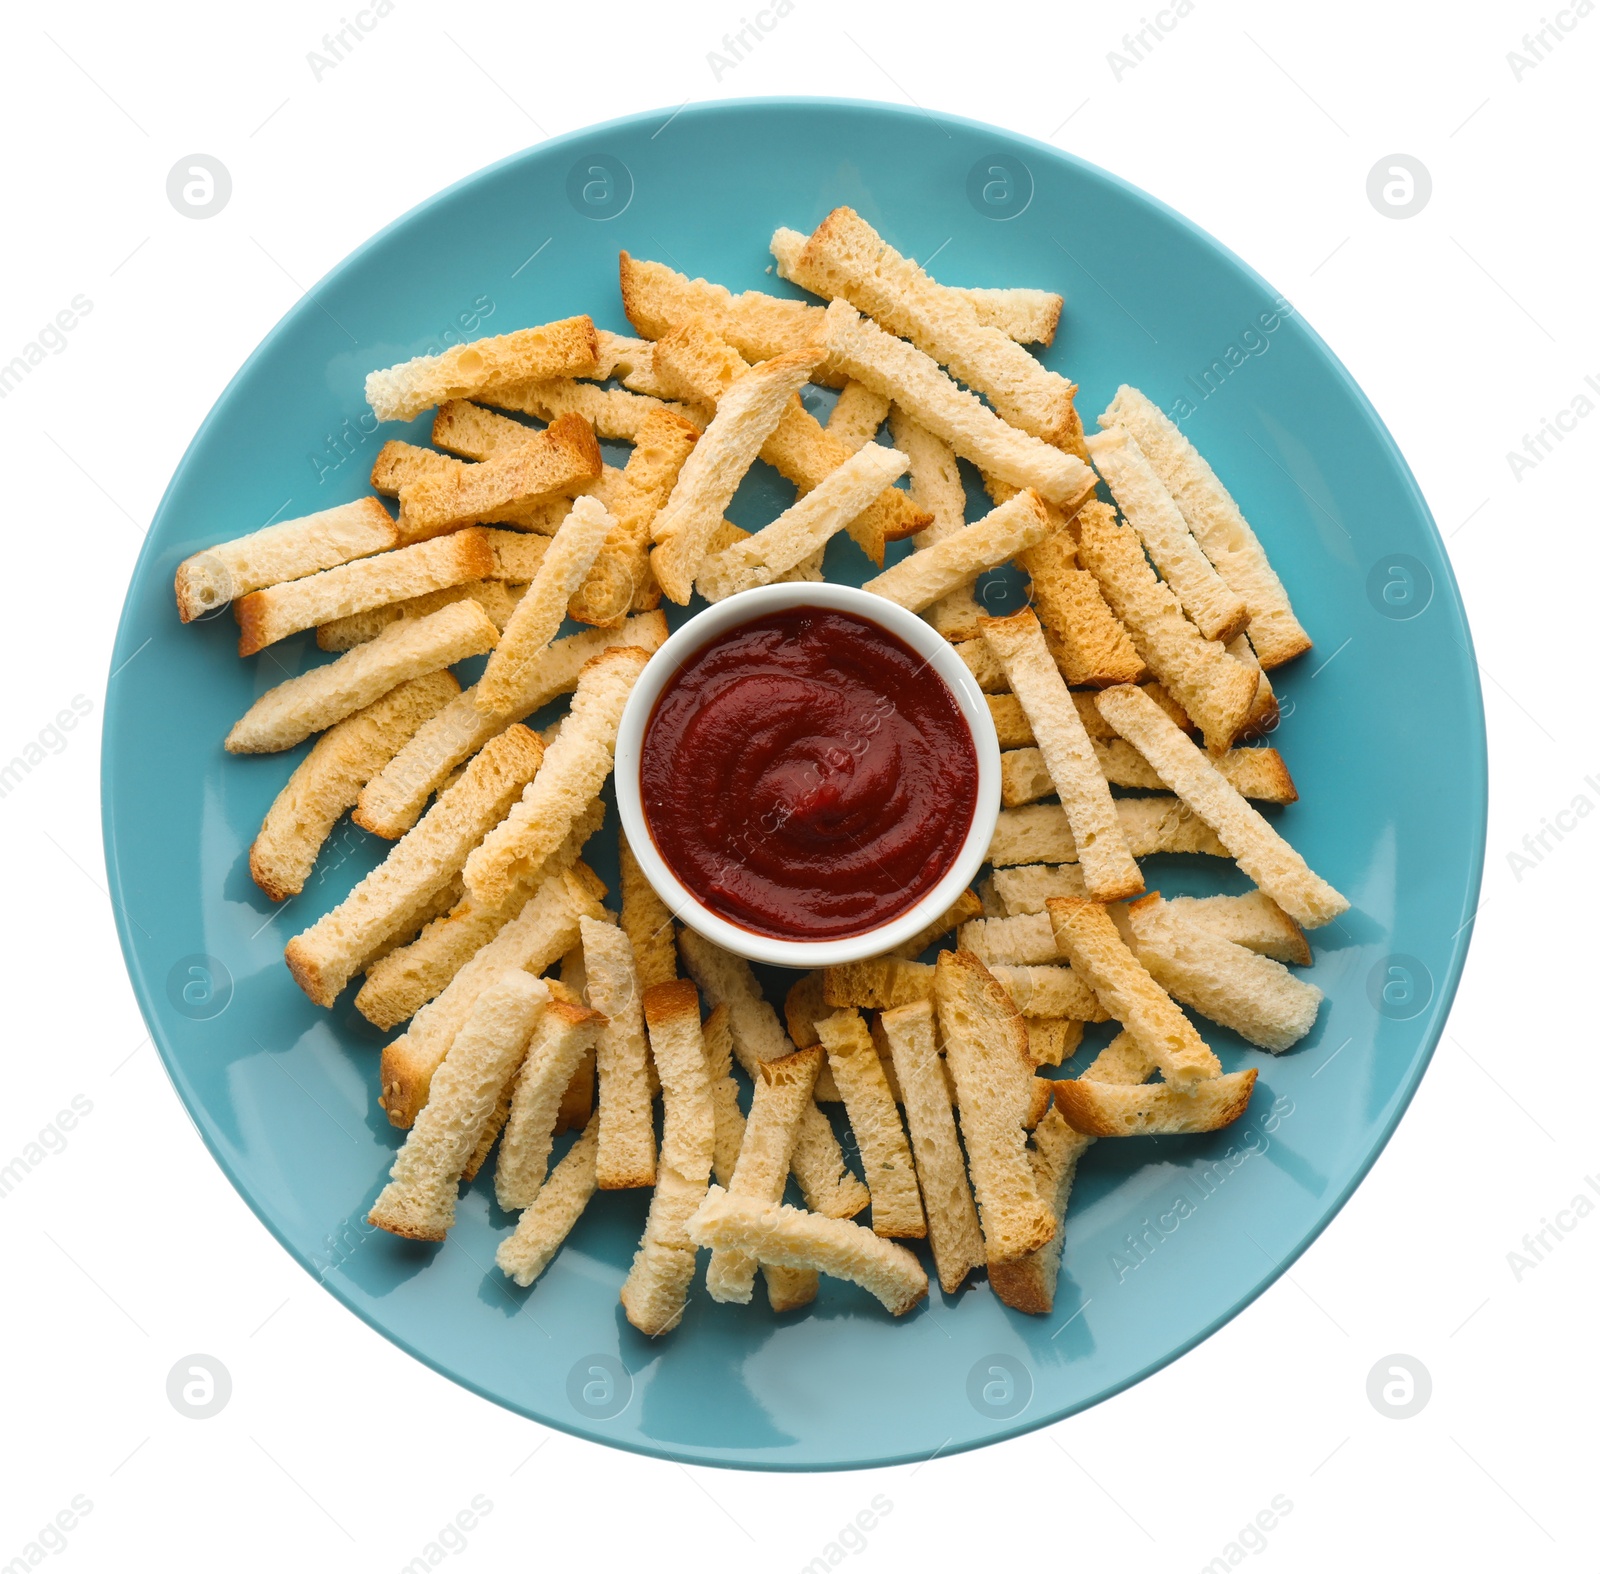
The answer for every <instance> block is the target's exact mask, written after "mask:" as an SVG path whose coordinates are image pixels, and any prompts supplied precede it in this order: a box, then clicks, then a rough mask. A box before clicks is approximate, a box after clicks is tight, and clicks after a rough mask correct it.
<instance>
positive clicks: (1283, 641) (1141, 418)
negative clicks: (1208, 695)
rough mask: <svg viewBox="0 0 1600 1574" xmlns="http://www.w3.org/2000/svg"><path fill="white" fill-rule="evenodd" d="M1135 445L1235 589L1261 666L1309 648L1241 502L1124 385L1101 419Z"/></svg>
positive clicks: (1174, 430)
mask: <svg viewBox="0 0 1600 1574" xmlns="http://www.w3.org/2000/svg"><path fill="white" fill-rule="evenodd" d="M1100 424H1101V425H1102V426H1105V427H1112V426H1118V427H1122V428H1124V429H1125V430H1126V431H1128V432H1129V433H1130V434H1131V435H1132V437H1133V439H1134V441H1135V442H1137V443H1138V445H1139V447H1140V449H1141V450H1142V451H1143V453H1144V456H1145V458H1146V459H1147V460H1149V462H1150V466H1151V468H1152V469H1153V470H1154V471H1155V473H1156V474H1157V475H1158V476H1159V477H1160V478H1161V481H1162V483H1163V484H1164V485H1165V486H1166V488H1167V490H1168V491H1169V492H1170V493H1171V494H1172V496H1173V498H1174V499H1175V500H1176V501H1177V504H1178V507H1179V508H1180V509H1181V510H1182V511H1183V517H1184V519H1185V520H1187V521H1188V525H1189V529H1190V530H1192V531H1193V532H1194V536H1195V539H1196V540H1197V541H1198V542H1199V543H1200V545H1201V547H1202V548H1203V549H1204V551H1205V554H1206V556H1207V557H1209V558H1210V559H1211V561H1212V562H1213V563H1215V564H1216V566H1217V572H1218V573H1219V574H1221V575H1222V577H1223V579H1225V580H1226V581H1227V583H1228V585H1229V586H1230V587H1231V588H1232V589H1233V590H1234V591H1236V592H1237V593H1238V595H1239V596H1240V598H1241V599H1242V600H1243V601H1244V604H1245V606H1246V607H1247V608H1248V610H1249V613H1250V643H1251V644H1252V645H1253V646H1254V647H1255V650H1256V654H1257V655H1258V656H1259V657H1260V658H1261V665H1262V666H1264V667H1267V668H1269V669H1270V668H1272V667H1278V666H1282V665H1283V663H1284V662H1286V661H1291V660H1293V659H1294V657H1296V656H1298V655H1300V654H1301V653H1302V652H1303V651H1307V650H1309V649H1310V648H1311V636H1310V635H1309V634H1307V633H1306V631H1305V630H1304V629H1303V628H1302V627H1301V626H1300V621H1299V619H1298V618H1296V617H1295V615H1294V609H1293V608H1292V607H1291V606H1290V605H1289V595H1288V592H1287V591H1285V590H1284V588H1283V581H1282V580H1280V579H1279V578H1278V576H1277V575H1276V574H1275V573H1274V572H1273V569H1272V565H1271V563H1269V562H1268V561H1267V554H1266V552H1265V550H1264V549H1263V548H1262V545H1261V542H1260V541H1259V540H1258V539H1257V537H1256V533H1255V532H1254V531H1253V530H1252V529H1251V528H1250V526H1249V524H1248V523H1247V521H1246V520H1245V517H1244V515H1243V514H1242V513H1241V512H1240V511H1239V505H1238V504H1237V503H1236V502H1234V500H1233V498H1232V496H1231V495H1230V494H1229V492H1228V489H1227V488H1226V487H1225V486H1224V485H1223V484H1222V482H1221V481H1219V480H1218V479H1217V476H1216V472H1215V471H1213V470H1212V468H1211V466H1210V465H1208V464H1207V463H1206V461H1205V460H1204V459H1203V458H1202V457H1201V456H1200V454H1199V453H1197V452H1196V451H1195V448H1194V445H1193V444H1192V443H1191V442H1190V441H1189V439H1188V438H1187V437H1185V436H1184V435H1183V433H1182V432H1180V431H1179V430H1178V428H1177V427H1176V426H1175V425H1174V424H1173V422H1172V421H1171V420H1170V419H1169V418H1168V417H1167V416H1165V415H1164V414H1162V412H1161V411H1160V410H1159V409H1158V408H1157V407H1156V406H1155V404H1153V403H1152V402H1151V401H1150V400H1149V399H1147V398H1146V397H1145V396H1144V395H1143V394H1142V393H1140V392H1139V390H1138V389H1137V388H1130V387H1128V386H1127V385H1126V384H1124V385H1123V386H1122V387H1121V388H1119V389H1118V390H1117V396H1116V398H1115V399H1113V400H1112V401H1111V403H1110V405H1109V406H1108V407H1107V409H1106V413H1105V414H1104V415H1102V416H1101V417H1100Z"/></svg>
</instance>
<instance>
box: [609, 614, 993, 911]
mask: <svg viewBox="0 0 1600 1574" xmlns="http://www.w3.org/2000/svg"><path fill="white" fill-rule="evenodd" d="M977 781H978V764H977V751H976V749H975V748H974V746H973V742H972V733H971V731H970V729H969V728H968V726H967V723H966V721H965V719H964V718H963V717H962V715H961V712H960V709H959V708H958V707H957V705H956V701H955V697H954V696H953V695H952V694H951V692H950V690H949V689H948V688H947V687H946V686H945V684H944V681H943V680H942V679H941V678H940V677H939V675H938V674H937V673H936V672H934V671H933V669H932V668H931V667H929V665H928V664H927V662H926V661H925V660H924V659H923V658H922V657H920V656H919V655H917V653H916V652H915V651H913V650H912V649H911V648H910V646H908V645H906V644H905V643H904V642H903V641H902V640H899V639H897V638H896V637H895V636H894V635H893V634H890V633H889V632H888V631H887V630H886V629H883V628H881V627H879V626H878V625H877V624H875V623H871V622H869V621H867V620H866V619H864V618H858V617H852V616H851V615H849V614H848V613H842V612H833V611H824V610H821V609H807V608H795V609H792V610H789V611H785V612H775V613H771V614H769V615H767V616H765V617H762V618H757V619H754V620H752V621H751V622H749V623H745V624H743V625H741V626H740V627H738V628H736V629H733V630H731V631H730V632H728V633H727V634H724V635H722V636H720V637H719V638H717V639H715V640H713V641H711V642H710V643H709V644H707V645H705V646H703V647H702V648H701V649H700V650H698V651H697V652H696V653H695V654H694V655H692V656H691V657H690V658H689V659H688V660H687V661H686V662H685V663H684V664H683V665H682V666H681V667H680V668H679V669H678V671H677V672H676V673H675V674H674V675H673V677H672V678H671V680H670V681H669V682H668V684H667V686H666V688H665V689H664V690H663V692H662V694H661V697H660V698H659V699H658V700H657V702H656V707H655V710H654V712H653V714H652V715H651V717H650V721H649V724H648V726H647V727H646V729H645V736H644V747H643V754H642V760H641V763H640V788H641V796H642V799H643V803H644V813H645V820H646V822H647V823H648V825H649V827H650V834H651V837H652V839H653V840H654V842H655V844H656V847H657V849H658V850H659V851H660V853H661V856H662V857H663V858H664V859H665V860H666V862H667V864H668V865H669V866H670V867H671V869H672V871H673V873H674V874H676V875H677V877H678V878H679V880H681V881H682V882H683V884H684V885H685V886H686V887H687V888H688V889H689V890H691V891H692V892H694V894H695V895H696V896H697V897H699V899H700V900H701V901H702V902H703V903H704V904H705V905H706V906H707V907H708V908H709V909H710V910H711V911H712V912H714V913H716V914H717V915H718V916H719V917H722V918H725V919H727V920H729V921H730V922H732V923H736V924H739V925H741V926H742V927H743V928H746V929H750V930H754V931H755V932H756V933H758V934H764V935H773V936H776V937H778V938H780V939H790V940H823V939H838V938H840V937H841V936H846V935H853V934H860V933H863V932H864V931H866V930H870V929H875V928H877V927H878V926H879V925H880V924H884V923H887V922H888V921H889V920H890V919H891V918H894V917H896V916H897V915H898V914H900V913H903V912H905V911H906V909H907V908H909V907H911V906H913V905H914V904H915V903H916V902H917V901H919V900H920V899H921V898H922V897H923V896H925V895H926V894H927V893H928V892H929V891H930V890H932V889H933V887H934V886H935V885H937V884H938V883H939V881H940V880H941V879H942V878H943V877H944V876H945V874H946V873H947V872H948V871H949V869H950V867H951V865H952V864H953V863H954V861H955V859H956V856H957V855H958V853H959V852H960V850H961V846H962V843H963V842H964V841H965V840H966V836H967V832H968V830H969V829H970V828H971V825H972V815H973V810H974V807H975V805H976V802H977Z"/></svg>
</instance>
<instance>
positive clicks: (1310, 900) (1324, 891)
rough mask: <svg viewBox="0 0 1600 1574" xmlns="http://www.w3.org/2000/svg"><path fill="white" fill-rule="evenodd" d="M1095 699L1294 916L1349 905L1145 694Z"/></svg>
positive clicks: (1317, 918) (1312, 922)
mask: <svg viewBox="0 0 1600 1574" xmlns="http://www.w3.org/2000/svg"><path fill="white" fill-rule="evenodd" d="M1095 704H1096V705H1097V706H1098V707H1099V710H1100V714H1101V715H1102V716H1104V717H1105V718H1106V720H1107V721H1109V722H1110V723H1111V725H1112V726H1113V727H1115V728H1116V729H1117V731H1118V732H1120V733H1121V734H1122V736H1123V737H1124V738H1126V739H1127V740H1128V742H1129V743H1131V744H1132V745H1133V746H1134V747H1135V748H1136V749H1137V750H1138V751H1139V752H1140V753H1141V754H1142V755H1143V756H1144V757H1145V759H1147V760H1148V761H1149V762H1150V764H1151V766H1152V767H1153V768H1154V769H1155V772H1156V774H1157V775H1158V776H1160V777H1161V779H1162V781H1164V782H1165V783H1166V784H1167V785H1168V786H1169V787H1171V788H1172V790H1173V791H1174V792H1176V793H1177V795H1178V796H1179V797H1180V798H1182V799H1183V801H1184V802H1185V803H1186V804H1187V805H1188V806H1189V808H1190V809H1192V810H1193V811H1194V813H1195V814H1196V815H1198V816H1199V817H1200V819H1202V820H1204V821H1205V823H1206V824H1207V825H1209V826H1210V827H1211V828H1212V830H1213V831H1215V832H1216V834H1217V838H1218V839H1219V840H1220V841H1221V842H1222V844H1223V846H1224V847H1226V848H1227V849H1228V851H1229V852H1230V853H1231V854H1232V855H1233V857H1234V859H1235V860H1236V861H1237V863H1238V865H1239V867H1240V868H1241V869H1243V870H1244V872H1245V873H1246V874H1247V875H1249V876H1250V878H1251V879H1252V880H1254V881H1255V883H1256V884H1257V885H1258V886H1260V888H1261V889H1262V890H1263V891H1265V892H1266V893H1267V895H1268V896H1270V897H1271V898H1272V899H1273V900H1274V901H1275V902H1276V903H1277V904H1278V905H1279V906H1280V907H1281V908H1282V909H1283V910H1284V911H1285V912H1286V913H1288V915H1289V916H1290V917H1291V918H1292V919H1294V921H1295V922H1296V923H1298V924H1303V925H1304V926H1305V927H1306V928H1307V929H1315V928H1317V927H1318V926H1319V925H1321V924H1326V923H1331V922H1332V921H1333V920H1334V919H1335V918H1337V917H1338V916H1339V914H1340V913H1342V912H1344V911H1345V910H1346V909H1347V908H1348V907H1349V906H1350V903H1349V901H1348V900H1346V898H1344V897H1343V896H1341V895H1340V894H1339V893H1338V892H1337V891H1336V890H1334V888H1333V887H1332V886H1331V885H1329V884H1328V882H1327V881H1326V880H1324V879H1322V878H1321V877H1320V876H1319V875H1317V874H1315V873H1313V872H1312V870H1311V868H1310V866H1309V865H1308V864H1307V863H1306V861H1305V859H1304V858H1302V857H1301V856H1300V854H1299V853H1297V852H1296V851H1295V850H1294V848H1292V847H1291V846H1290V845H1289V844H1288V843H1287V842H1286V841H1285V840H1284V839H1283V838H1282V837H1281V836H1280V835H1279V834H1278V833H1277V832H1276V831H1275V830H1274V829H1273V828H1272V826H1271V825H1269V824H1268V823H1267V821H1266V820H1265V819H1264V818H1263V817H1262V816H1261V814H1260V812H1259V811H1258V810H1256V809H1253V808H1252V807H1251V806H1250V805H1249V804H1248V803H1246V802H1245V800H1244V799H1243V798H1242V797H1240V795H1239V793H1238V791H1237V790H1236V789H1235V788H1234V787H1232V786H1231V785H1230V784H1229V783H1228V781H1227V780H1226V778H1225V777H1224V776H1223V775H1222V773H1221V772H1220V771H1219V770H1218V769H1217V768H1216V766H1215V765H1214V764H1212V762H1211V761H1210V760H1209V759H1208V758H1207V757H1206V756H1205V754H1203V753H1202V752H1201V751H1200V750H1199V749H1197V748H1196V747H1195V746H1194V744H1193V743H1192V742H1190V740H1189V739H1188V738H1186V737H1185V736H1184V735H1183V733H1182V732H1180V731H1179V730H1178V728H1177V727H1176V726H1174V725H1173V722H1172V719H1171V717H1169V716H1168V715H1167V714H1166V713H1165V712H1164V711H1162V710H1161V708H1160V707H1159V706H1157V705H1155V704H1152V703H1151V701H1150V698H1149V696H1147V695H1145V694H1142V693H1140V691H1139V690H1138V689H1134V688H1118V689H1107V690H1106V691H1105V692H1104V693H1103V694H1101V695H1100V696H1099V697H1098V698H1097V699H1096V700H1095Z"/></svg>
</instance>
